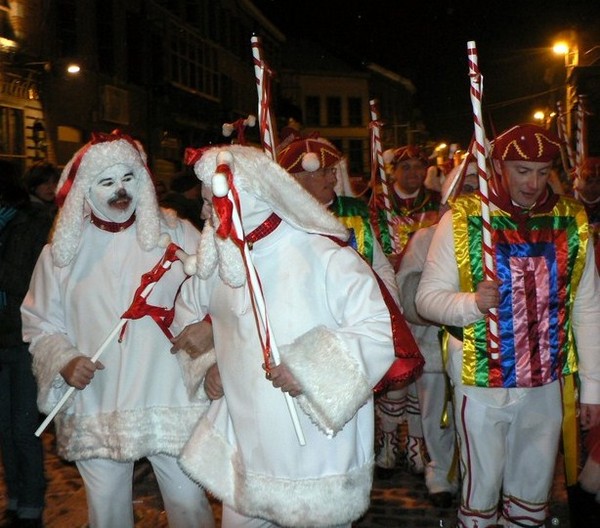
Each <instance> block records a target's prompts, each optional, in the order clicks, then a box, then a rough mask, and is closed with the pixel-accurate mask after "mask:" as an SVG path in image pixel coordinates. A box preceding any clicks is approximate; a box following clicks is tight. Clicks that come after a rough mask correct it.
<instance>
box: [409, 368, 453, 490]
mask: <svg viewBox="0 0 600 528" xmlns="http://www.w3.org/2000/svg"><path fill="white" fill-rule="evenodd" d="M415 384H416V387H417V394H418V397H419V408H420V410H421V425H422V428H423V438H424V440H425V447H426V448H427V453H428V454H429V459H430V461H429V462H428V463H427V466H426V467H425V483H426V485H427V490H428V491H429V493H440V492H442V491H448V492H450V493H456V491H457V490H458V478H457V476H458V468H456V471H455V473H456V476H455V477H454V478H453V479H452V481H449V480H448V474H449V472H450V469H451V467H452V461H453V459H454V452H455V448H456V430H455V428H454V416H453V415H452V404H450V403H448V408H447V412H448V415H449V420H448V421H449V424H448V427H446V428H442V427H441V426H440V420H441V417H442V413H443V411H444V404H445V401H446V377H445V374H444V373H442V372H424V373H423V374H421V376H419V378H418V379H417V380H416V381H415Z"/></svg>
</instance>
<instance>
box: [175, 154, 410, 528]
mask: <svg viewBox="0 0 600 528" xmlns="http://www.w3.org/2000/svg"><path fill="white" fill-rule="evenodd" d="M223 152H225V153H227V154H230V155H231V156H232V158H233V161H232V184H233V187H234V188H235V189H236V191H237V195H238V196H239V203H240V208H241V219H242V223H243V226H244V232H245V233H246V241H247V242H249V243H250V244H251V247H252V249H251V251H250V253H251V261H252V264H253V265H254V266H255V268H256V270H257V274H258V276H259V277H260V281H261V284H262V292H263V293H264V300H265V305H266V307H267V317H268V318H269V319H270V323H271V333H270V336H269V337H270V339H271V340H272V341H275V342H276V344H277V345H278V349H279V353H280V355H281V364H280V365H278V366H274V365H273V364H272V361H271V359H270V358H269V357H268V346H267V345H266V343H264V342H263V343H261V341H260V340H259V333H258V330H257V325H256V321H255V314H254V312H253V308H252V303H251V300H250V293H249V286H250V287H252V288H256V286H255V285H253V284H252V282H250V283H247V281H246V270H245V266H244V263H243V260H242V253H241V252H240V250H239V248H238V247H237V246H236V245H235V244H234V243H233V241H232V240H231V239H230V238H227V239H222V238H220V236H219V234H221V233H224V232H226V231H227V230H226V229H225V228H226V224H227V222H228V220H227V217H226V215H224V214H221V213H219V215H218V218H217V216H213V219H214V222H215V224H216V231H215V229H214V228H213V227H212V226H205V230H204V231H203V234H202V242H201V245H200V250H199V256H201V258H200V260H199V265H198V274H199V277H195V278H194V281H193V282H192V281H188V282H187V283H186V284H185V286H184V289H183V290H182V295H181V298H180V301H181V306H180V305H179V304H178V306H177V310H178V314H177V318H178V319H179V318H181V319H180V321H179V323H180V324H188V323H191V322H194V321H197V320H201V319H202V318H203V317H204V316H205V314H207V313H209V314H210V316H211V318H212V323H213V332H214V337H215V351H216V357H217V366H218V367H215V368H214V369H211V370H210V371H209V373H208V374H207V385H208V384H209V380H210V379H211V377H213V376H216V377H219V384H222V391H223V393H224V397H222V398H219V399H216V400H215V401H213V403H212V405H211V407H210V409H209V411H208V413H207V414H206V415H205V416H204V417H203V418H202V419H201V420H200V422H199V423H198V426H197V428H196V430H195V431H194V434H193V435H192V438H191V439H190V441H189V443H188V444H187V445H186V446H185V448H184V450H183V452H182V455H181V459H180V463H181V465H182V467H183V468H184V469H185V471H186V472H187V473H188V474H190V475H191V476H192V477H193V478H194V479H195V480H197V481H198V482H199V483H201V484H202V485H203V486H205V487H206V488H207V489H208V490H209V491H210V492H211V493H213V494H215V495H216V496H217V497H218V498H220V499H221V500H222V501H223V526H226V527H227V528H233V527H241V526H244V527H248V528H249V527H259V526H260V527H271V526H306V527H309V526H310V527H320V526H323V527H324V526H329V527H331V526H350V524H351V522H352V521H353V520H355V519H357V518H359V517H360V516H361V515H362V514H363V513H364V512H365V511H366V510H367V508H368V505H369V495H370V490H371V484H372V470H373V429H374V424H373V387H374V386H375V385H376V384H377V383H378V382H379V381H380V380H381V378H382V377H383V376H384V374H386V371H388V369H390V366H392V367H395V369H394V368H393V369H392V371H393V372H394V373H393V374H392V375H391V376H390V378H389V381H390V382H400V381H407V380H409V379H410V378H411V377H412V376H414V375H415V374H416V373H418V371H419V370H420V368H421V366H422V358H421V356H420V354H419V352H418V349H417V348H416V346H415V343H414V341H413V339H412V336H411V335H410V333H409V332H408V329H407V327H406V325H405V324H404V323H403V321H402V318H401V314H400V313H399V311H398V309H397V307H396V305H395V303H394V301H393V300H392V299H387V301H388V302H386V299H385V296H386V294H384V293H383V291H384V290H385V288H383V290H382V289H381V288H380V286H379V285H378V283H377V281H376V279H375V277H374V274H373V271H372V269H371V268H370V267H369V265H368V264H367V263H366V262H365V261H364V260H363V259H362V258H361V257H360V256H359V255H358V254H357V253H356V252H355V251H354V250H353V249H352V248H351V247H349V246H347V245H345V244H344V243H343V241H344V240H345V239H346V238H347V236H348V234H347V232H346V229H345V228H344V227H343V226H342V225H341V224H340V223H339V222H338V221H337V220H336V219H335V217H334V216H333V215H331V214H330V213H329V212H327V211H326V209H325V208H324V207H323V206H322V205H321V204H319V203H318V202H317V201H316V200H315V199H314V198H313V197H312V196H311V195H310V194H308V193H307V192H306V191H304V190H303V189H302V187H301V186H300V185H299V184H298V183H297V182H296V181H294V179H293V178H292V177H291V176H290V175H289V174H288V173H287V172H286V171H285V170H283V169H282V168H281V167H280V166H278V165H277V164H276V163H275V162H273V161H271V160H270V159H269V158H268V157H267V156H266V155H265V154H264V153H263V152H261V151H259V150H257V149H255V148H251V147H242V146H239V145H232V146H229V147H223V148H212V149H209V150H207V151H205V152H192V153H191V156H190V158H189V162H190V164H194V169H195V172H196V174H197V175H198V177H199V178H200V179H201V180H202V182H203V183H204V184H205V186H206V187H207V188H211V180H212V177H213V174H214V173H215V169H216V168H217V158H218V155H219V156H223ZM220 169H221V170H222V165H220ZM214 203H215V208H214V210H215V211H216V213H218V212H219V211H222V209H220V205H219V203H217V201H216V200H215V202H214ZM255 291H256V289H255ZM385 291H386V290H385ZM184 307H185V310H184V309H183V308H184ZM186 311H187V312H189V314H188V315H187V316H186V313H185V312H186ZM178 319H176V321H178ZM263 338H265V336H264V335H263ZM402 339H404V340H405V341H404V344H405V346H404V350H403V352H404V354H403V355H404V356H405V358H400V359H397V360H396V361H395V357H394V344H395V343H396V341H398V340H399V341H398V342H402V341H401V340H402ZM399 348H400V347H397V348H396V354H398V349H399ZM263 354H266V357H267V360H266V362H267V365H266V366H265V367H266V375H265V368H263V362H264V360H263V357H264V356H263ZM388 375H389V373H388ZM265 378H266V379H265ZM269 380H270V381H269ZM277 388H281V389H282V390H283V391H286V392H287V393H289V394H290V395H291V396H293V397H294V398H293V401H294V402H295V405H296V408H297V410H298V414H299V423H300V426H301V428H302V430H303V433H304V436H305V439H306V445H304V446H301V445H300V444H299V441H298V438H297V435H296V432H295V429H294V427H293V424H292V421H291V419H290V413H289V411H288V408H287V406H286V403H285V399H284V394H282V392H281V391H280V390H278V389H277Z"/></svg>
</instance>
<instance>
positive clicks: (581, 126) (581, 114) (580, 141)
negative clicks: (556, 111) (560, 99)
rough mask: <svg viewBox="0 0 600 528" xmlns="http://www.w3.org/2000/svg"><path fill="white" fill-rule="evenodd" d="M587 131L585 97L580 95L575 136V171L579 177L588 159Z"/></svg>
mask: <svg viewBox="0 0 600 528" xmlns="http://www.w3.org/2000/svg"><path fill="white" fill-rule="evenodd" d="M586 136H587V130H586V122H585V96H583V95H580V96H579V99H578V101H577V134H576V136H575V141H576V143H575V169H576V171H577V175H578V176H579V173H580V172H581V166H582V165H583V162H584V161H585V158H586V157H587V141H586V139H587V138H586Z"/></svg>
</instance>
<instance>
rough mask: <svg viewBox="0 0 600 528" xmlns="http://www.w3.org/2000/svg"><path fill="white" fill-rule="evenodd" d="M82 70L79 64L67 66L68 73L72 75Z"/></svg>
mask: <svg viewBox="0 0 600 528" xmlns="http://www.w3.org/2000/svg"><path fill="white" fill-rule="evenodd" d="M80 71H81V66H79V64H75V63H71V64H69V65H68V66H67V73H70V74H71V75H76V74H78V73H79V72H80Z"/></svg>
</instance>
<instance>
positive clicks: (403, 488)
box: [0, 431, 600, 528]
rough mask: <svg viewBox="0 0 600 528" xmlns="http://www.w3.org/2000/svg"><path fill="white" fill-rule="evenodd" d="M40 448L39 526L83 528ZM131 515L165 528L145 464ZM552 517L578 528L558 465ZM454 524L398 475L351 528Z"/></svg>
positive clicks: (69, 485) (75, 503)
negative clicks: (42, 490)
mask: <svg viewBox="0 0 600 528" xmlns="http://www.w3.org/2000/svg"><path fill="white" fill-rule="evenodd" d="M44 442H45V451H46V476H47V478H48V490H47V494H46V500H47V508H46V511H45V514H44V525H45V527H46V528H86V527H87V510H86V499H85V491H84V489H83V484H82V482H81V478H80V477H79V474H78V472H77V469H76V467H75V465H74V464H69V463H65V462H64V461H62V460H60V459H59V458H58V457H57V456H56V454H55V449H54V437H53V435H52V433H51V431H47V432H45V433H44ZM1 472H2V470H1V468H0V476H1ZM5 507H6V494H5V489H4V488H3V485H2V483H1V482H0V511H2V510H3V509H4V508H5ZM213 507H214V512H215V517H216V518H217V526H218V525H219V523H220V516H221V508H220V505H219V503H218V502H216V501H214V502H213ZM134 512H135V520H136V522H135V526H136V528H164V527H167V526H168V524H167V519H166V515H165V513H164V511H163V508H162V502H161V499H160V495H159V494H158V488H157V485H156V480H155V479H154V475H153V473H152V469H151V467H150V465H149V464H148V463H147V462H144V461H142V462H140V463H138V464H137V465H136V470H135V474H134ZM551 513H552V520H553V522H551V521H549V522H548V526H549V527H550V526H552V527H557V526H558V527H559V528H577V527H571V526H570V523H569V510H568V506H567V498H566V491H565V487H564V479H563V477H562V471H561V465H560V464H558V465H557V476H556V479H555V485H554V490H553V502H552V511H551ZM455 519H456V514H455V507H453V508H450V509H447V510H443V509H436V508H434V507H433V506H431V504H430V503H429V501H428V500H427V491H426V488H425V485H424V483H423V478H422V477H421V476H415V475H411V474H410V473H408V472H407V471H404V470H402V469H400V470H399V471H398V473H397V474H396V475H395V476H394V477H393V478H392V479H390V480H375V483H374V488H373V493H372V503H371V507H370V509H369V511H368V512H367V513H366V515H365V516H364V517H363V518H362V519H361V520H359V521H358V522H356V523H355V528H375V527H377V528H380V527H402V528H439V527H444V528H450V527H452V526H453V525H454V521H455ZM599 526H600V525H599ZM115 528H118V527H115ZM586 528H593V527H586Z"/></svg>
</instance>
